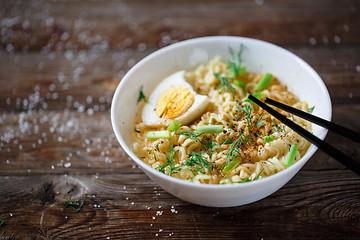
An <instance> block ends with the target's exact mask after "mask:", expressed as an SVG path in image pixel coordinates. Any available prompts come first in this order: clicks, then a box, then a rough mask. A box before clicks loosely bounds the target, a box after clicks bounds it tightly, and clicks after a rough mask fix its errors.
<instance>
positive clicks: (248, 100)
mask: <svg viewBox="0 0 360 240" xmlns="http://www.w3.org/2000/svg"><path fill="white" fill-rule="evenodd" d="M252 95H253V96H254V97H256V98H257V99H259V98H261V97H262V96H264V93H253V94H252ZM244 101H245V102H249V103H252V102H253V101H251V100H250V99H249V98H247V99H245V100H244Z"/></svg>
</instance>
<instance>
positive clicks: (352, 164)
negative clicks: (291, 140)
mask: <svg viewBox="0 0 360 240" xmlns="http://www.w3.org/2000/svg"><path fill="white" fill-rule="evenodd" d="M248 98H249V99H250V100H251V101H253V102H254V103H256V104H257V105H258V106H259V107H261V108H263V109H264V110H266V111H267V112H268V113H270V114H271V115H273V116H274V117H275V118H276V119H278V120H279V121H281V122H282V123H284V124H285V125H287V126H288V127H289V128H291V129H292V130H294V131H295V132H297V133H298V134H299V135H300V136H302V137H304V138H305V139H306V140H308V141H309V142H311V143H312V144H314V145H315V146H316V147H318V148H319V149H320V150H322V151H323V152H325V153H327V154H328V155H329V156H330V157H333V158H334V159H336V160H337V161H339V162H340V163H342V164H344V165H345V166H346V167H347V168H349V169H351V170H353V171H355V172H356V173H358V174H359V175H360V163H359V162H357V161H355V160H353V159H352V158H350V157H348V156H347V155H345V154H344V153H342V152H340V151H339V150H337V149H336V148H334V147H333V146H331V145H330V144H328V143H327V142H325V141H323V140H321V139H320V138H318V137H316V136H315V135H313V134H312V133H310V132H309V131H307V130H305V129H304V128H302V127H300V126H299V125H297V124H296V123H294V122H293V121H291V120H290V119H288V118H286V117H285V116H284V115H282V114H280V113H279V112H277V111H275V110H274V109H272V108H271V107H269V106H268V105H266V104H265V103H263V102H261V101H260V100H259V99H257V98H256V97H254V96H252V95H249V97H248Z"/></svg>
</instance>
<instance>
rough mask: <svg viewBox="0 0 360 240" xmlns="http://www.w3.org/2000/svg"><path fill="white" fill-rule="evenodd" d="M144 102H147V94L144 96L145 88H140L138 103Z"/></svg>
mask: <svg viewBox="0 0 360 240" xmlns="http://www.w3.org/2000/svg"><path fill="white" fill-rule="evenodd" d="M142 100H143V101H144V102H147V100H146V97H145V94H144V92H143V86H141V87H140V91H139V97H138V100H137V102H138V103H139V102H141V101H142Z"/></svg>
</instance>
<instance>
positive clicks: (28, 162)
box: [0, 0, 360, 239]
mask: <svg viewBox="0 0 360 240" xmlns="http://www.w3.org/2000/svg"><path fill="white" fill-rule="evenodd" d="M211 35H235V36H245V37H252V38H257V39H261V40H265V41H268V42H272V43H275V44H277V45H279V46H281V47H284V48H286V49H288V50H290V51H291V52H293V53H295V54H296V55H298V56H299V57H301V58H303V59H304V60H305V61H306V62H308V63H309V64H310V65H311V66H312V67H313V68H314V69H315V70H316V71H317V72H318V73H319V75H320V76H321V77H322V79H323V80H324V82H325V84H326V86H327V88H328V90H329V93H330V96H331V99H332V103H333V121H334V122H336V123H338V124H341V125H344V126H346V127H349V128H351V129H353V130H355V131H358V132H360V122H359V121H358V120H357V119H358V117H359V116H360V62H359V55H360V2H359V1H356V0H346V1H335V0H330V1H329V0H319V1H312V0H304V1H284V0H266V1H262V0H254V1H253V0H251V1H250V0H247V1H235V0H227V1H216V0H210V1H201V0H196V1H189V0H185V1H179V0H172V1H164V0H156V1H143V0H136V1H129V0H124V1H121V2H118V1H110V0H105V1H89V2H88V1H83V0H75V1H68V0H65V1H48V0H44V1H37V0H33V1H27V0H20V1H0V222H1V219H3V220H4V221H5V222H4V224H3V225H2V226H0V239H154V238H171V239H221V238H222V239H359V236H360V177H359V175H357V174H356V173H354V172H352V171H351V170H349V169H346V168H345V167H344V166H343V165H341V164H340V163H338V162H336V161H335V160H334V159H332V158H331V157H329V156H328V155H326V154H325V153H323V152H320V151H317V152H316V153H315V155H314V156H313V157H312V158H311V159H310V160H309V161H308V162H307V164H306V165H305V166H304V167H303V168H302V170H301V171H300V172H299V173H298V174H297V175H296V176H295V177H294V178H293V179H292V180H291V181H290V182H289V183H287V184H286V185H285V186H284V187H282V188H281V189H280V190H279V191H277V192H275V193H274V194H272V195H270V196H269V197H267V198H265V199H262V200H260V201H258V202H255V203H252V204H248V205H245V206H240V207H232V208H208V207H202V206H197V205H193V204H190V203H187V202H184V201H181V200H179V199H177V198H175V197H173V196H171V195H170V194H168V193H167V192H165V191H164V190H162V189H161V188H160V187H159V186H157V185H156V184H155V183H154V182H153V181H152V180H150V179H149V178H148V177H147V176H146V175H145V174H144V173H143V172H142V171H141V170H140V169H139V168H138V167H137V166H135V165H134V163H133V162H132V161H131V160H130V158H129V157H128V156H127V155H126V153H125V152H124V150H123V149H122V148H121V147H120V146H119V144H118V142H117V140H116V138H115V136H114V134H113V132H112V128H111V123H110V113H109V110H110V104H111V100H112V94H113V92H114V90H115V88H116V86H117V85H118V83H119V82H120V81H121V78H122V77H123V76H124V74H125V73H126V72H127V71H128V70H129V69H130V68H131V67H132V66H133V65H134V64H135V63H136V62H138V61H139V60H141V59H142V58H144V57H145V56H147V55H148V54H150V53H152V52H154V51H156V50H158V49H159V48H161V47H164V46H167V45H169V44H172V43H175V42H178V41H182V40H185V39H190V38H194V37H201V36H211ZM326 141H327V142H329V143H330V144H332V145H334V146H336V147H337V148H339V149H340V150H341V151H343V152H345V153H346V154H348V155H349V156H351V157H352V158H354V159H357V160H360V152H359V151H360V150H359V149H360V145H359V144H358V143H353V142H351V141H349V140H347V139H344V138H342V137H339V136H338V135H336V134H333V133H329V134H328V136H327V137H326ZM66 199H72V200H77V201H79V202H82V201H84V205H83V207H82V209H81V210H80V211H79V212H76V211H74V210H73V209H72V208H66V209H62V208H63V207H64V205H63V204H64V202H65V200H66Z"/></svg>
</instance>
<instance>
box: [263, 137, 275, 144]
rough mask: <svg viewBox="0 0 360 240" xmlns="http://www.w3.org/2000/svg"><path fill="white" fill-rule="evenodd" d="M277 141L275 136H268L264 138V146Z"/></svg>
mask: <svg viewBox="0 0 360 240" xmlns="http://www.w3.org/2000/svg"><path fill="white" fill-rule="evenodd" d="M275 139H276V137H275V136H274V135H270V136H266V137H265V138H264V144H265V143H268V142H271V141H274V140H275Z"/></svg>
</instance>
